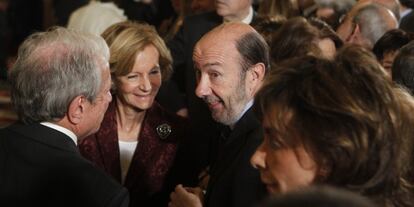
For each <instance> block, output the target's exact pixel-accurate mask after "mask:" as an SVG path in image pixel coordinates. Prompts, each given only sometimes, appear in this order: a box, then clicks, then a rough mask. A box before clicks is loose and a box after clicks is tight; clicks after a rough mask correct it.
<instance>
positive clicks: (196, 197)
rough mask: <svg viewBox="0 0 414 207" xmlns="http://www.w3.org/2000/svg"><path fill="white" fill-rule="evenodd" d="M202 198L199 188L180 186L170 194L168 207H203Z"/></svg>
mask: <svg viewBox="0 0 414 207" xmlns="http://www.w3.org/2000/svg"><path fill="white" fill-rule="evenodd" d="M203 196H204V194H203V191H202V189H201V188H189V187H183V186H182V185H181V184H180V185H177V187H175V191H174V192H172V193H171V195H170V198H171V201H170V203H168V207H203V204H202V200H203Z"/></svg>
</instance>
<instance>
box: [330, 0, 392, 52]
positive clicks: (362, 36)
mask: <svg viewBox="0 0 414 207" xmlns="http://www.w3.org/2000/svg"><path fill="white" fill-rule="evenodd" d="M397 27H398V21H397V19H396V17H395V15H394V14H393V13H392V12H391V10H389V9H387V8H386V7H385V6H383V5H381V4H378V3H372V2H371V1H363V2H359V3H357V4H356V5H354V7H353V8H352V9H351V11H349V12H348V14H347V16H346V17H345V19H344V21H343V22H342V23H341V24H340V25H339V27H338V29H337V33H338V35H339V37H340V38H341V39H342V40H343V41H344V42H345V43H351V44H357V45H360V46H363V47H365V48H367V49H369V50H371V49H372V47H373V46H374V44H375V43H376V42H377V41H378V39H379V38H381V36H382V35H384V34H385V32H387V31H389V30H391V29H396V28H397Z"/></svg>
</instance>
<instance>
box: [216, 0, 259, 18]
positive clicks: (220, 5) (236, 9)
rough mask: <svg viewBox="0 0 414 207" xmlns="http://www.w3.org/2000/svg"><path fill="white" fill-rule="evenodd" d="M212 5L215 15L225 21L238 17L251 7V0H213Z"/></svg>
mask: <svg viewBox="0 0 414 207" xmlns="http://www.w3.org/2000/svg"><path fill="white" fill-rule="evenodd" d="M214 3H215V6H216V12H217V14H218V15H220V16H222V17H224V18H225V19H226V18H227V17H230V18H234V17H240V16H242V14H241V13H242V12H245V11H246V10H247V9H248V8H250V6H251V0H215V2H214ZM246 15H247V14H246Z"/></svg>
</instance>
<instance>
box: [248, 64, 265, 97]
mask: <svg viewBox="0 0 414 207" xmlns="http://www.w3.org/2000/svg"><path fill="white" fill-rule="evenodd" d="M247 73H248V76H247V77H246V79H247V80H246V81H248V82H249V83H248V84H247V85H248V86H249V88H248V90H249V92H250V93H251V94H252V96H254V94H255V93H256V92H257V90H258V89H259V88H260V86H261V85H262V81H263V78H264V75H265V73H266V67H265V65H264V64H263V63H257V64H255V65H252V66H250V69H249V70H248V71H247Z"/></svg>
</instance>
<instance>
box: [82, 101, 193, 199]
mask: <svg viewBox="0 0 414 207" xmlns="http://www.w3.org/2000/svg"><path fill="white" fill-rule="evenodd" d="M115 111H116V100H115V99H114V101H112V102H111V103H110V104H109V106H108V110H107V112H106V114H105V116H104V119H103V121H102V124H101V127H100V129H99V131H98V132H97V133H95V134H93V135H90V136H88V137H86V138H85V139H83V140H82V141H81V142H80V143H79V148H80V152H81V154H82V155H83V156H84V157H85V158H87V159H88V160H90V161H92V162H93V163H94V164H95V165H96V166H98V167H99V168H102V169H103V170H104V171H105V172H106V173H108V174H110V175H111V176H112V177H113V178H115V179H116V180H117V181H118V182H121V166H120V157H119V154H120V153H119V145H118V133H117V123H116V115H115ZM185 125H186V119H184V118H181V117H179V116H177V115H175V114H172V113H169V112H167V111H166V110H164V109H163V108H162V107H161V106H160V105H159V104H158V103H156V102H154V104H153V106H152V107H151V108H150V109H148V111H147V113H146V115H145V118H144V121H143V125H142V127H141V132H140V133H139V137H138V140H139V142H138V145H137V148H136V150H135V152H134V155H133V157H132V161H131V164H130V166H129V170H128V173H127V175H126V178H125V182H124V186H125V187H126V188H127V189H128V190H129V192H130V206H164V205H166V202H168V194H169V190H170V189H169V188H170V187H171V186H167V183H166V179H167V176H168V173H169V170H170V168H171V166H172V164H173V162H174V159H175V155H176V151H177V147H178V146H177V145H178V142H179V140H181V139H182V138H184V136H185V135H186V132H185V128H184V127H185ZM162 126H163V129H161V127H162ZM168 129H170V130H168ZM168 131H170V133H168Z"/></svg>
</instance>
